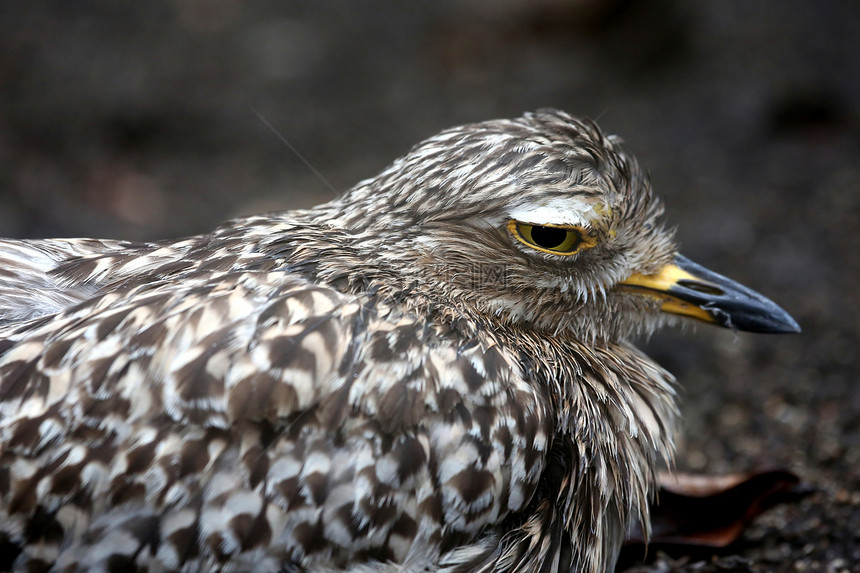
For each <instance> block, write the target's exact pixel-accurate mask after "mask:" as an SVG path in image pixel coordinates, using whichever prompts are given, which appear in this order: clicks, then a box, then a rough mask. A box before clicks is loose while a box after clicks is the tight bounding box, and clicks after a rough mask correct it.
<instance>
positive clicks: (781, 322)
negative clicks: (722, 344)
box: [619, 255, 800, 333]
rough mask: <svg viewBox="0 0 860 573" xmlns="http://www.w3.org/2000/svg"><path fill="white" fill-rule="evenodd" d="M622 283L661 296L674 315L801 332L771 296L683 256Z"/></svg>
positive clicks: (742, 327) (749, 328) (665, 309)
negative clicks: (658, 269)
mask: <svg viewBox="0 0 860 573" xmlns="http://www.w3.org/2000/svg"><path fill="white" fill-rule="evenodd" d="M619 286H621V287H622V289H623V290H626V291H629V292H637V293H639V294H642V295H646V296H651V297H654V298H657V299H660V300H661V301H662V303H663V304H662V307H661V308H662V310H663V312H668V313H670V314H680V315H683V316H689V317H692V318H696V319H698V320H702V321H704V322H708V323H710V324H716V325H718V326H723V327H726V328H732V329H736V330H746V331H749V332H773V333H783V332H800V326H798V324H797V322H795V320H794V319H793V318H791V316H790V315H789V314H788V313H787V312H785V311H784V310H782V309H781V308H780V307H779V306H777V305H776V304H775V303H774V302H773V301H771V300H770V299H767V298H765V297H763V296H762V295H760V294H759V293H757V292H755V291H754V290H751V289H748V288H747V287H745V286H743V285H742V284H739V283H736V282H735V281H733V280H731V279H729V278H726V277H724V276H722V275H718V274H717V273H715V272H713V271H709V270H708V269H706V268H705V267H702V266H700V265H697V264H696V263H694V262H693V261H691V260H689V259H688V258H686V257H683V256H681V255H678V256H676V257H675V262H674V263H673V264H669V265H666V266H665V267H663V268H662V269H660V271H659V272H657V273H656V274H652V275H643V274H638V273H636V274H634V275H632V276H630V277H629V278H628V279H627V280H625V281H622V282H621V283H619Z"/></svg>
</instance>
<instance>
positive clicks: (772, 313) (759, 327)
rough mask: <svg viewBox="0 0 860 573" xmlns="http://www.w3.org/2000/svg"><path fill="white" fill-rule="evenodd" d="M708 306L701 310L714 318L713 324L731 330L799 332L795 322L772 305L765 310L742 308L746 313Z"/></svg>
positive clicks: (772, 332) (777, 332) (768, 332)
mask: <svg viewBox="0 0 860 573" xmlns="http://www.w3.org/2000/svg"><path fill="white" fill-rule="evenodd" d="M768 302H770V301H768ZM709 306H710V305H705V306H704V307H703V308H705V309H706V310H707V311H708V312H709V313H710V314H711V315H712V316H713V317H714V320H715V322H716V323H717V324H719V325H721V326H724V327H726V328H731V329H733V330H743V331H745V332H757V333H762V334H796V333H798V332H800V331H801V328H800V325H799V324H797V321H796V320H794V318H792V316H791V315H790V314H788V313H787V312H785V311H784V310H783V309H781V308H779V307H778V306H776V305H775V304H773V303H770V304H769V305H767V306H769V307H770V308H767V309H763V308H761V307H756V308H755V309H754V310H753V309H750V308H748V307H747V308H744V309H743V310H744V311H746V312H737V310H739V309H737V310H736V309H732V311H729V312H727V311H726V309H725V308H716V307H714V306H710V308H708V307H709ZM751 311H752V312H751Z"/></svg>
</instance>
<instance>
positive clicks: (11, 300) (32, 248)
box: [0, 239, 131, 326]
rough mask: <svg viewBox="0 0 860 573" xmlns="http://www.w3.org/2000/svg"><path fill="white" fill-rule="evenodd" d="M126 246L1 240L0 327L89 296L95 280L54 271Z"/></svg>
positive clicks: (95, 241)
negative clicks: (75, 277) (75, 278)
mask: <svg viewBox="0 0 860 573" xmlns="http://www.w3.org/2000/svg"><path fill="white" fill-rule="evenodd" d="M129 246H131V244H130V243H127V242H122V241H106V240H99V239H37V240H17V239H0V326H2V325H5V324H8V323H11V322H17V321H24V320H29V319H31V318H35V317H37V316H44V315H50V314H55V313H57V312H60V311H61V310H63V309H64V308H66V307H68V306H71V305H74V304H77V303H80V302H83V301H84V300H87V299H88V298H90V297H92V296H93V294H94V293H95V291H96V288H95V281H76V280H73V279H72V278H71V277H68V276H63V275H62V274H59V273H57V272H56V270H57V269H58V268H59V267H61V266H62V265H64V264H69V263H74V261H81V260H85V259H92V258H99V257H104V256H105V255H108V254H111V253H119V252H123V251H127V250H128V248H129Z"/></svg>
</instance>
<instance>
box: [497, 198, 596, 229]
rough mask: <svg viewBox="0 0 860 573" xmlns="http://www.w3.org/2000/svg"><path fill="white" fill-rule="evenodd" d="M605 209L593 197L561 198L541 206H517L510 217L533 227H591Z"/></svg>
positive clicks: (531, 204) (509, 213)
mask: <svg viewBox="0 0 860 573" xmlns="http://www.w3.org/2000/svg"><path fill="white" fill-rule="evenodd" d="M603 208H604V205H603V203H602V202H600V201H599V200H597V199H594V198H591V197H564V198H561V197H559V198H554V199H550V200H548V201H546V202H545V203H543V204H541V205H535V204H533V203H527V204H522V205H517V206H515V207H514V208H513V209H511V210H510V211H509V212H508V216H509V217H510V218H511V219H514V220H516V221H520V222H522V223H529V224H531V225H567V226H570V227H591V226H592V224H593V223H594V222H595V221H596V220H597V219H599V218H600V212H601V211H602V210H603Z"/></svg>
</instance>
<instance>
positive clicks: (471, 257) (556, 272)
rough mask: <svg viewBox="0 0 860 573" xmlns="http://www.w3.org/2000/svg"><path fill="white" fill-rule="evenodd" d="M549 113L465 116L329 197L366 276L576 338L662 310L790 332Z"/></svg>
mask: <svg viewBox="0 0 860 573" xmlns="http://www.w3.org/2000/svg"><path fill="white" fill-rule="evenodd" d="M619 145H620V140H619V139H618V138H616V137H614V136H607V135H604V134H603V133H602V132H601V131H600V130H599V129H598V127H597V126H596V125H595V124H594V123H592V122H589V121H584V120H581V119H577V118H574V117H572V116H570V115H568V114H566V113H564V112H561V111H557V110H541V111H538V112H535V113H527V114H525V115H523V116H522V117H520V118H516V119H511V120H495V121H487V122H483V123H477V124H471V125H465V126H462V127H456V128H453V129H449V130H446V131H443V132H441V133H440V134H438V135H436V136H434V137H431V138H430V139H427V140H425V141H423V142H421V143H419V144H418V145H416V146H415V147H414V148H413V149H412V150H411V151H410V152H409V153H408V154H407V155H406V156H404V157H402V158H400V159H399V160H397V161H395V162H394V164H392V165H391V167H389V168H388V169H387V170H385V171H383V172H382V173H381V174H379V175H378V176H377V177H375V178H373V179H369V180H366V181H363V182H361V183H360V184H359V185H358V186H356V188H354V189H353V190H352V191H351V192H349V193H348V194H347V195H346V196H344V197H343V198H341V199H340V200H338V201H337V202H335V203H334V204H333V205H332V206H333V207H335V212H336V213H337V215H336V216H335V217H334V219H336V220H337V225H338V226H340V227H342V228H346V229H349V230H350V232H351V234H352V236H353V237H354V239H355V243H356V244H358V245H363V246H364V247H365V249H366V252H365V253H364V254H365V255H366V258H365V260H366V261H369V262H368V263H367V264H373V265H375V266H377V267H379V268H382V269H385V271H386V272H383V273H381V274H380V275H378V276H383V277H385V278H384V280H381V281H380V284H378V285H376V286H378V287H381V288H388V289H389V290H391V291H396V292H398V293H399V295H400V296H403V297H405V298H407V299H408V298H412V299H422V300H435V301H442V302H441V304H447V305H448V306H450V307H451V308H453V309H456V310H459V311H462V312H469V311H477V313H478V314H480V315H481V316H492V317H494V320H500V321H502V322H504V323H506V324H512V325H527V326H528V327H529V328H537V329H541V330H545V331H548V332H549V333H551V334H558V333H570V334H572V335H573V336H576V337H578V338H579V339H581V340H584V341H597V340H609V341H612V340H618V339H623V338H626V337H628V336H630V335H633V334H637V333H649V332H650V331H652V330H653V329H654V328H656V327H657V326H659V325H660V324H662V323H663V322H666V321H667V320H668V319H670V318H672V317H678V316H685V317H690V318H694V319H698V320H701V321H705V322H709V323H712V324H717V325H719V326H724V327H729V328H735V329H739V330H752V331H759V332H794V331H797V330H799V329H798V326H797V324H796V323H795V322H794V320H793V319H792V318H791V317H790V316H789V315H788V314H787V313H786V312H785V311H783V310H782V309H781V308H779V307H778V306H777V305H775V304H774V303H773V302H771V301H769V300H768V299H766V298H764V297H763V296H761V295H759V294H757V293H755V292H754V291H752V290H750V289H747V288H745V287H743V286H742V285H739V284H737V283H735V282H734V281H731V280H730V279H728V278H725V277H723V276H720V275H718V274H716V273H714V272H711V271H708V270H707V269H704V268H703V267H700V266H698V265H695V264H694V263H692V262H691V261H689V260H688V259H686V258H684V257H683V256H681V255H679V254H678V252H677V248H676V245H675V240H674V232H673V230H672V229H670V228H668V227H666V226H665V225H664V223H663V221H662V214H663V206H662V203H661V202H660V200H659V199H658V198H657V197H656V196H655V195H654V194H653V193H652V191H651V185H650V182H649V180H648V177H647V176H646V174H645V173H644V172H643V171H642V169H641V168H640V167H639V165H638V164H637V162H636V160H635V159H634V158H633V157H632V156H630V155H627V154H626V153H625V152H624V151H623V150H622V149H621V148H620V146H619Z"/></svg>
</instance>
